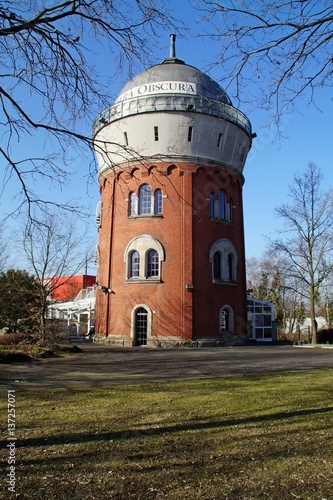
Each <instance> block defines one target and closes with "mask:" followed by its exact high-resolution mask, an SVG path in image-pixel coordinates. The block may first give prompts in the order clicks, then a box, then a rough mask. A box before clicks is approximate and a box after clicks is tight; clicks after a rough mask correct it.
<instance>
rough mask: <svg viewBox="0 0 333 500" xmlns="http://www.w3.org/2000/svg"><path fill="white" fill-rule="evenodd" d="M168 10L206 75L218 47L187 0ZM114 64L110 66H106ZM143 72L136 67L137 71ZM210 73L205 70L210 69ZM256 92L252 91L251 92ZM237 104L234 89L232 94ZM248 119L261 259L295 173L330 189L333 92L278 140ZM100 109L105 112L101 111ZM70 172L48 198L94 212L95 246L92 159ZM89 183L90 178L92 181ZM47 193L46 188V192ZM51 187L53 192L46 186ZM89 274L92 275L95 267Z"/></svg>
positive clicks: (249, 188)
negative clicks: (313, 167) (182, 24)
mask: <svg viewBox="0 0 333 500" xmlns="http://www.w3.org/2000/svg"><path fill="white" fill-rule="evenodd" d="M169 6H170V8H172V9H174V12H173V15H174V16H175V17H178V18H180V19H183V20H186V22H187V24H188V26H189V28H190V31H189V34H188V36H186V38H184V37H182V36H181V35H178V36H177V43H176V55H177V57H179V58H180V59H183V60H185V62H186V63H187V64H190V65H193V66H195V67H197V68H199V69H201V70H202V71H206V68H207V67H208V64H209V63H210V62H211V60H212V59H213V57H214V55H215V54H216V53H217V52H218V50H220V47H218V46H215V45H213V44H212V43H211V42H210V41H209V40H208V39H205V40H203V39H199V38H191V35H194V34H195V32H196V30H197V29H198V27H199V25H198V24H197V22H196V21H197V19H198V18H199V17H200V15H199V14H198V13H197V12H196V11H195V10H194V9H192V8H191V7H190V5H189V3H188V2H187V1H186V0H172V1H171V3H169ZM169 34H170V33H169V32H167V31H166V30H165V31H163V32H162V31H161V33H159V35H160V37H159V40H158V43H157V44H156V43H154V46H153V47H150V48H149V50H150V52H151V54H152V57H151V59H150V60H149V64H148V66H149V65H151V64H157V63H159V62H160V61H162V60H163V59H164V58H165V57H168V53H169ZM222 43H223V41H222ZM94 51H95V53H96V57H97V60H98V61H103V63H102V64H103V71H104V76H105V77H107V76H108V74H110V75H111V74H112V64H111V57H110V55H109V54H108V52H107V50H106V48H103V46H102V45H98V46H97V45H95V46H94ZM109 61H110V64H108V62H109ZM142 69H144V68H143V67H140V68H139V67H138V68H137V70H138V72H139V71H141V70H142ZM206 72H207V71H206ZM209 74H210V76H211V77H212V78H214V79H215V80H217V81H220V79H222V76H225V75H221V70H220V68H219V67H214V68H213V69H212V70H211V71H209ZM126 81H127V75H126V74H124V75H122V77H121V78H119V79H118V82H114V83H113V85H112V88H111V89H110V91H111V94H112V95H113V96H114V98H115V97H116V96H117V95H118V94H119V93H120V91H121V89H122V87H123V85H124V84H125V83H126ZM252 91H253V89H252ZM228 93H229V96H230V97H231V99H232V100H233V94H232V87H231V88H230V90H228ZM33 106H34V103H33V102H28V103H27V107H28V109H29V108H30V109H33ZM238 107H239V109H241V111H243V112H245V113H246V114H247V116H248V117H249V119H250V121H251V123H252V127H253V132H256V133H257V138H256V139H254V141H253V148H252V150H251V152H250V155H249V157H248V160H247V162H246V165H245V168H244V176H245V184H244V190H243V197H244V220H245V248H246V256H247V258H250V257H252V256H260V255H261V254H262V252H263V251H264V249H265V247H266V236H273V233H274V229H275V228H277V227H278V226H279V221H278V220H276V219H275V217H274V208H275V207H277V206H278V205H280V204H281V203H283V202H285V201H287V195H288V186H289V185H290V184H291V183H292V179H293V177H294V175H295V173H296V172H302V171H304V170H305V169H306V167H307V164H308V163H309V162H310V161H311V162H314V163H316V164H317V165H318V166H319V167H321V168H322V171H323V174H324V182H323V186H322V187H323V188H324V189H328V188H330V187H331V186H332V184H333V171H332V168H331V167H332V154H331V151H330V149H329V148H330V141H331V140H332V139H333V138H332V124H331V116H332V107H333V102H332V93H331V89H328V88H326V89H325V88H324V89H321V90H320V91H318V92H317V94H316V107H315V106H314V105H311V106H309V105H308V104H307V100H306V96H305V97H304V98H301V99H299V100H298V102H297V112H295V113H293V114H289V115H286V116H285V117H284V119H283V121H282V123H281V129H282V132H283V137H280V138H279V139H278V138H277V137H276V129H275V128H274V125H271V126H269V125H268V124H269V121H270V117H269V116H268V113H267V112H266V111H264V110H260V109H255V108H256V106H255V102H254V103H253V107H252V109H250V107H249V106H248V105H247V106H246V108H245V106H244V107H242V106H241V105H240V106H238ZM100 111H102V110H100ZM90 127H91V124H90V123H86V124H82V132H85V133H90ZM32 143H34V144H33V146H34V148H35V149H36V147H37V149H38V147H39V148H40V150H43V147H44V144H38V139H37V138H28V139H27V140H26V141H24V140H23V141H21V145H20V147H25V148H26V149H27V150H28V149H29V147H30V146H32ZM71 156H72V158H73V161H72V164H71V170H72V172H73V179H72V182H71V184H70V185H69V186H63V190H62V192H61V193H60V192H59V190H58V189H54V190H53V191H49V192H48V193H47V194H48V196H50V197H54V199H57V200H59V199H60V198H61V199H70V198H73V197H75V198H79V199H80V200H81V203H82V204H84V205H86V206H88V207H89V209H90V210H91V213H92V216H91V223H90V225H89V235H88V237H87V240H89V241H91V242H92V245H94V244H95V243H96V241H97V232H96V229H95V225H94V211H95V206H96V204H97V202H98V201H99V191H98V184H97V179H94V180H92V182H90V183H88V177H89V175H88V174H89V160H88V158H86V157H84V156H83V155H82V154H81V152H80V151H79V150H76V149H75V148H73V151H71ZM90 181H91V179H90ZM16 187H17V185H16V183H15V181H11V182H10V183H9V184H8V187H6V190H5V192H4V193H3V195H2V198H1V204H0V210H1V211H2V215H4V214H5V213H8V211H9V210H8V209H9V207H10V206H11V205H13V200H12V197H13V194H14V193H15V192H16V191H15V189H16ZM45 189H46V188H45ZM47 189H49V188H47ZM16 224H17V221H15V220H9V221H8V223H7V227H8V230H9V231H10V230H15V227H16ZM90 271H91V272H94V268H93V266H91V267H90Z"/></svg>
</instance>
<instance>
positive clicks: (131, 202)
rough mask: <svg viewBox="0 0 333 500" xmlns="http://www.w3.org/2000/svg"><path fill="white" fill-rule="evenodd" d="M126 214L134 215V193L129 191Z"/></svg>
mask: <svg viewBox="0 0 333 500" xmlns="http://www.w3.org/2000/svg"><path fill="white" fill-rule="evenodd" d="M128 214H129V215H132V216H133V215H136V194H135V193H130V195H129V204H128Z"/></svg>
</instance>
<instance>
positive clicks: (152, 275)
mask: <svg viewBox="0 0 333 500" xmlns="http://www.w3.org/2000/svg"><path fill="white" fill-rule="evenodd" d="M164 259H165V252H164V248H163V245H162V244H161V243H160V242H159V241H158V240H157V239H156V238H154V237H153V236H150V235H148V234H142V235H140V236H136V237H135V238H133V239H132V240H131V241H130V242H129V243H128V245H127V247H126V249H125V252H124V262H125V263H126V270H127V271H126V279H127V281H128V282H131V281H133V282H135V283H144V282H148V281H149V282H151V281H157V282H160V281H161V273H162V264H161V263H162V262H163V261H164Z"/></svg>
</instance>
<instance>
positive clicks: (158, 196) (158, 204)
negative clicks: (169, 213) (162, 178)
mask: <svg viewBox="0 0 333 500" xmlns="http://www.w3.org/2000/svg"><path fill="white" fill-rule="evenodd" d="M154 213H155V214H156V215H160V214H161V213H162V191H161V190H160V189H156V191H155V197H154Z"/></svg>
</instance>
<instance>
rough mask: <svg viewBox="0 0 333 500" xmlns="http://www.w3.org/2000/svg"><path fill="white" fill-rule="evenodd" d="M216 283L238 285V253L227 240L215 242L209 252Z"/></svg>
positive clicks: (222, 239)
mask: <svg viewBox="0 0 333 500" xmlns="http://www.w3.org/2000/svg"><path fill="white" fill-rule="evenodd" d="M209 260H210V262H211V263H212V278H213V282H214V283H236V281H237V252H236V248H235V247H234V245H233V244H232V243H231V241H230V240H228V239H227V238H221V239H220V240H217V241H215V243H214V244H213V245H212V247H211V249H210V252H209Z"/></svg>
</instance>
